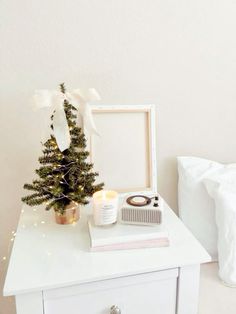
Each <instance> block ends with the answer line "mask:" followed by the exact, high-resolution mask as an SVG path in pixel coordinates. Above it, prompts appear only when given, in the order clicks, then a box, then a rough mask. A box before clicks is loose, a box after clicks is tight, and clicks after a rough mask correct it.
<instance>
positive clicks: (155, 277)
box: [44, 268, 179, 300]
mask: <svg viewBox="0 0 236 314" xmlns="http://www.w3.org/2000/svg"><path fill="white" fill-rule="evenodd" d="M178 274H179V270H178V268H174V269H168V270H162V271H158V272H150V273H147V274H140V275H133V276H127V277H120V278H114V279H108V280H101V281H96V282H92V283H85V284H82V285H78V286H70V287H64V288H60V289H52V290H45V291H44V300H50V299H54V298H62V297H67V296H71V295H78V294H82V293H91V292H96V291H99V290H110V289H115V288H121V287H125V286H133V285H137V284H139V285H142V284H145V283H147V282H152V281H163V280H169V279H175V280H176V278H177V277H178Z"/></svg>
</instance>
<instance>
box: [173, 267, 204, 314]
mask: <svg viewBox="0 0 236 314" xmlns="http://www.w3.org/2000/svg"><path fill="white" fill-rule="evenodd" d="M199 277H200V265H192V266H185V267H181V268H179V277H178V287H177V312H176V313H177V314H197V312H198V296H199Z"/></svg>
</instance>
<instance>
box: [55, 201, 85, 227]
mask: <svg viewBox="0 0 236 314" xmlns="http://www.w3.org/2000/svg"><path fill="white" fill-rule="evenodd" d="M79 218H80V205H79V204H77V203H75V202H70V204H69V205H67V206H66V208H65V210H64V212H63V214H62V213H60V212H57V211H55V220H56V223H57V224H59V225H68V224H72V223H74V222H76V221H78V220H79Z"/></svg>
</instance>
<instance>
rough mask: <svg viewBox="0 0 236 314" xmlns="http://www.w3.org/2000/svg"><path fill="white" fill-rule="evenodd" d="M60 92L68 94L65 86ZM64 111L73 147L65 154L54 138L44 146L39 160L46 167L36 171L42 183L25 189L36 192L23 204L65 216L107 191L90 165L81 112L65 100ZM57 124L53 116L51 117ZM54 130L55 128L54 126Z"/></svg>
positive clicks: (25, 199)
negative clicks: (69, 207)
mask: <svg viewBox="0 0 236 314" xmlns="http://www.w3.org/2000/svg"><path fill="white" fill-rule="evenodd" d="M60 90H61V92H62V93H65V92H66V90H65V86H64V83H63V84H60ZM64 110H65V113H66V118H67V122H68V126H69V130H70V136H71V144H70V147H69V148H68V149H66V150H64V151H63V152H61V151H60V150H59V148H58V145H57V142H56V139H55V137H54V135H51V136H50V138H49V139H48V140H47V141H46V142H45V143H44V144H43V146H44V149H43V156H42V157H39V162H40V164H41V165H42V166H41V167H40V168H39V169H37V170H36V173H37V175H38V176H39V178H38V179H36V180H33V182H32V183H31V184H28V183H26V184H25V185H24V188H25V189H27V190H30V191H34V193H33V194H31V195H28V196H25V197H22V201H23V202H25V203H26V204H28V205H30V206H35V205H40V204H43V203H45V204H46V210H49V209H51V208H53V209H54V210H55V211H56V212H59V213H60V214H63V213H64V211H65V208H66V206H67V205H69V204H70V202H71V201H74V202H76V203H78V204H83V205H85V204H87V203H88V197H91V196H92V195H93V193H94V192H96V191H99V190H101V189H102V188H103V185H104V184H103V183H100V184H95V180H96V177H97V176H98V173H97V172H93V171H92V169H93V164H91V163H88V162H87V161H86V159H87V157H88V156H89V152H88V151H86V150H85V148H86V138H85V135H84V133H83V132H82V129H81V128H80V127H78V126H77V125H76V117H77V116H76V111H77V109H76V108H75V107H74V106H73V105H71V104H70V103H69V102H68V100H64ZM51 119H52V120H53V115H52V117H51ZM51 129H52V130H53V125H51Z"/></svg>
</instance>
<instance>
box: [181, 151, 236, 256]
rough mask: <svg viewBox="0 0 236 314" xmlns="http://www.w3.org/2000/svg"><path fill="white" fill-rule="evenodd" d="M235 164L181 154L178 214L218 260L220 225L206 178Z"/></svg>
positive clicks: (221, 172)
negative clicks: (217, 222)
mask: <svg viewBox="0 0 236 314" xmlns="http://www.w3.org/2000/svg"><path fill="white" fill-rule="evenodd" d="M233 167H234V168H235V167H236V164H231V165H223V164H220V163H218V162H214V161H211V160H207V159H202V158H197V157H178V172H179V182H178V205H179V215H180V218H181V219H182V220H183V222H184V223H185V225H186V226H187V227H188V228H189V229H190V230H191V231H192V233H193V234H194V235H195V237H196V238H197V239H198V240H199V242H201V244H202V245H203V246H204V247H205V249H206V250H207V251H208V253H209V254H210V255H211V257H212V260H217V228H216V223H215V209H214V201H213V199H212V198H211V197H210V196H209V194H208V193H207V190H206V187H205V186H204V183H203V180H204V179H206V178H212V177H216V176H217V175H221V178H222V180H223V178H224V172H225V171H226V170H227V169H231V168H233Z"/></svg>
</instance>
